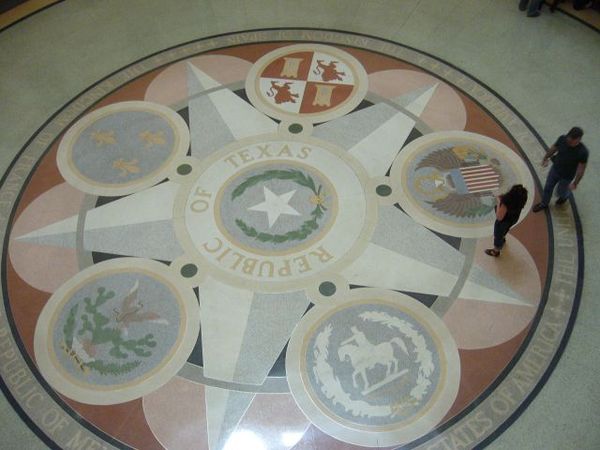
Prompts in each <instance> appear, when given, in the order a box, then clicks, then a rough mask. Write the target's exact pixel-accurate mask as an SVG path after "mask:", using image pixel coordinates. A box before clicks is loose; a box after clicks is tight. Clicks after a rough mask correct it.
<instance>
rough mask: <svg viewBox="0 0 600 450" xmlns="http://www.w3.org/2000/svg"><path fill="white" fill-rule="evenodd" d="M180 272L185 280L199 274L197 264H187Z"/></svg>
mask: <svg viewBox="0 0 600 450" xmlns="http://www.w3.org/2000/svg"><path fill="white" fill-rule="evenodd" d="M180 272H181V275H182V276H184V277H185V278H192V277H193V276H194V275H196V274H197V273H198V267H196V265H195V264H186V265H185V266H183V267H182V268H181V271H180Z"/></svg>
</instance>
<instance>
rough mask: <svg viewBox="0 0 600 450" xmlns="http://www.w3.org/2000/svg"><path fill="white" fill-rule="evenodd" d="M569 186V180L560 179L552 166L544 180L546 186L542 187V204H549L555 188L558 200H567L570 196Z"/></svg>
mask: <svg viewBox="0 0 600 450" xmlns="http://www.w3.org/2000/svg"><path fill="white" fill-rule="evenodd" d="M569 184H571V179H570V178H563V177H561V176H560V175H559V174H558V172H557V171H556V169H555V168H554V166H552V168H551V169H550V172H549V173H548V178H546V185H545V186H544V193H543V194H542V203H543V204H544V205H546V206H547V205H549V204H550V200H552V193H553V192H554V188H555V187H556V195H558V198H561V199H565V200H566V199H568V198H569V197H570V196H571V190H570V189H569Z"/></svg>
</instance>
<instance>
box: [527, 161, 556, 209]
mask: <svg viewBox="0 0 600 450" xmlns="http://www.w3.org/2000/svg"><path fill="white" fill-rule="evenodd" d="M560 180H561V178H560V177H559V176H558V173H556V170H554V167H552V168H551V169H550V172H548V178H546V184H545V185H544V192H543V193H542V201H541V202H539V203H538V204H537V205H535V206H534V207H533V212H538V211H541V210H542V209H544V208H547V207H548V205H549V204H550V200H552V193H553V192H554V187H555V186H556V184H557V183H558V182H559V181H560Z"/></svg>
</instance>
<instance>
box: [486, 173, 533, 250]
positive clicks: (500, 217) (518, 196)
mask: <svg viewBox="0 0 600 450" xmlns="http://www.w3.org/2000/svg"><path fill="white" fill-rule="evenodd" d="M497 199H498V203H497V204H496V222H494V248H488V249H487V250H486V251H485V253H486V254H487V255H490V256H493V257H498V256H500V250H502V247H504V243H505V242H506V239H505V236H506V233H508V230H510V228H511V227H512V226H513V225H514V224H515V223H517V221H518V220H519V216H520V215H521V211H522V210H523V207H524V206H525V203H527V189H525V188H524V187H523V185H522V184H515V185H514V186H513V187H511V188H510V191H508V192H507V193H506V194H503V195H500V196H498V197H497Z"/></svg>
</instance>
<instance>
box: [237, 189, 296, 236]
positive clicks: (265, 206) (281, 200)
mask: <svg viewBox="0 0 600 450" xmlns="http://www.w3.org/2000/svg"><path fill="white" fill-rule="evenodd" d="M263 192H264V193H265V201H264V202H262V203H259V204H258V205H254V206H251V207H250V208H248V209H249V210H252V211H262V212H266V213H267V219H268V220H269V228H271V227H272V226H273V224H274V223H275V222H276V221H277V219H279V216H281V215H282V214H288V215H290V216H299V215H300V213H299V212H298V211H296V210H295V209H294V208H292V207H291V206H290V205H288V203H289V202H290V200H291V199H292V196H293V195H294V194H295V193H296V190H295V189H294V190H293V191H290V192H286V193H285V194H281V195H277V194H275V193H273V192H272V191H271V190H270V189H269V188H268V187H266V186H263Z"/></svg>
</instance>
